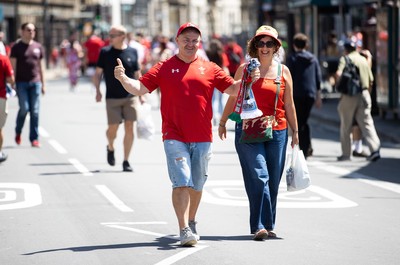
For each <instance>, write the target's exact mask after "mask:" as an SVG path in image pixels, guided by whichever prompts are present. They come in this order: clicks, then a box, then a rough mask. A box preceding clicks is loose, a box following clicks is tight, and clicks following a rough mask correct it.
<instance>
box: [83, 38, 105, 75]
mask: <svg viewBox="0 0 400 265" xmlns="http://www.w3.org/2000/svg"><path fill="white" fill-rule="evenodd" d="M104 45H105V43H104V41H103V40H102V39H101V38H100V37H98V36H97V35H96V34H94V33H93V34H92V35H91V36H90V37H89V39H88V40H87V41H86V42H85V43H84V44H83V46H84V47H85V55H86V58H85V59H86V74H87V75H88V76H93V74H94V72H95V68H96V65H97V61H98V59H99V55H100V51H101V48H103V47H104Z"/></svg>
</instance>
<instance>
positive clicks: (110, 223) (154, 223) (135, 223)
mask: <svg viewBox="0 0 400 265" xmlns="http://www.w3.org/2000/svg"><path fill="white" fill-rule="evenodd" d="M101 224H102V225H166V224H168V223H167V222H161V221H154V222H105V223H101Z"/></svg>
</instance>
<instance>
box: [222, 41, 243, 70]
mask: <svg viewBox="0 0 400 265" xmlns="http://www.w3.org/2000/svg"><path fill="white" fill-rule="evenodd" d="M225 53H226V56H227V57H228V61H229V65H228V69H229V74H230V75H231V76H232V77H234V76H235V73H236V70H237V69H238V68H239V66H240V65H241V64H242V63H243V62H244V54H243V49H242V47H240V45H239V44H237V42H236V41H235V40H234V39H233V38H229V39H228V41H227V43H226V46H225Z"/></svg>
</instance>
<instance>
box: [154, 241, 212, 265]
mask: <svg viewBox="0 0 400 265" xmlns="http://www.w3.org/2000/svg"><path fill="white" fill-rule="evenodd" d="M206 247H208V246H204V245H203V246H198V245H196V247H194V248H188V249H186V250H184V251H181V252H179V253H177V254H175V255H173V256H171V257H169V258H166V259H164V260H162V261H160V262H158V263H156V264H155V265H170V264H174V263H175V262H177V261H179V260H181V259H184V258H186V257H187V256H189V255H192V254H193V253H195V252H198V251H200V250H202V249H204V248H206Z"/></svg>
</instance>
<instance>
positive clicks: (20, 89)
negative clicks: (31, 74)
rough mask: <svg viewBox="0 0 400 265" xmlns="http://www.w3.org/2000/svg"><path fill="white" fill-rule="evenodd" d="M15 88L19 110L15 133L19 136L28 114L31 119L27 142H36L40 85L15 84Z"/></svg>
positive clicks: (36, 83) (37, 83)
mask: <svg viewBox="0 0 400 265" xmlns="http://www.w3.org/2000/svg"><path fill="white" fill-rule="evenodd" d="M16 87H17V95H18V103H19V110H18V115H17V125H16V127H15V133H16V134H21V132H22V128H23V127H24V123H25V118H26V115H27V114H28V112H29V113H30V118H31V119H30V132H29V140H30V141H31V142H32V141H33V140H37V139H38V138H39V107H40V93H41V90H42V83H40V82H35V83H29V82H17V83H16Z"/></svg>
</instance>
